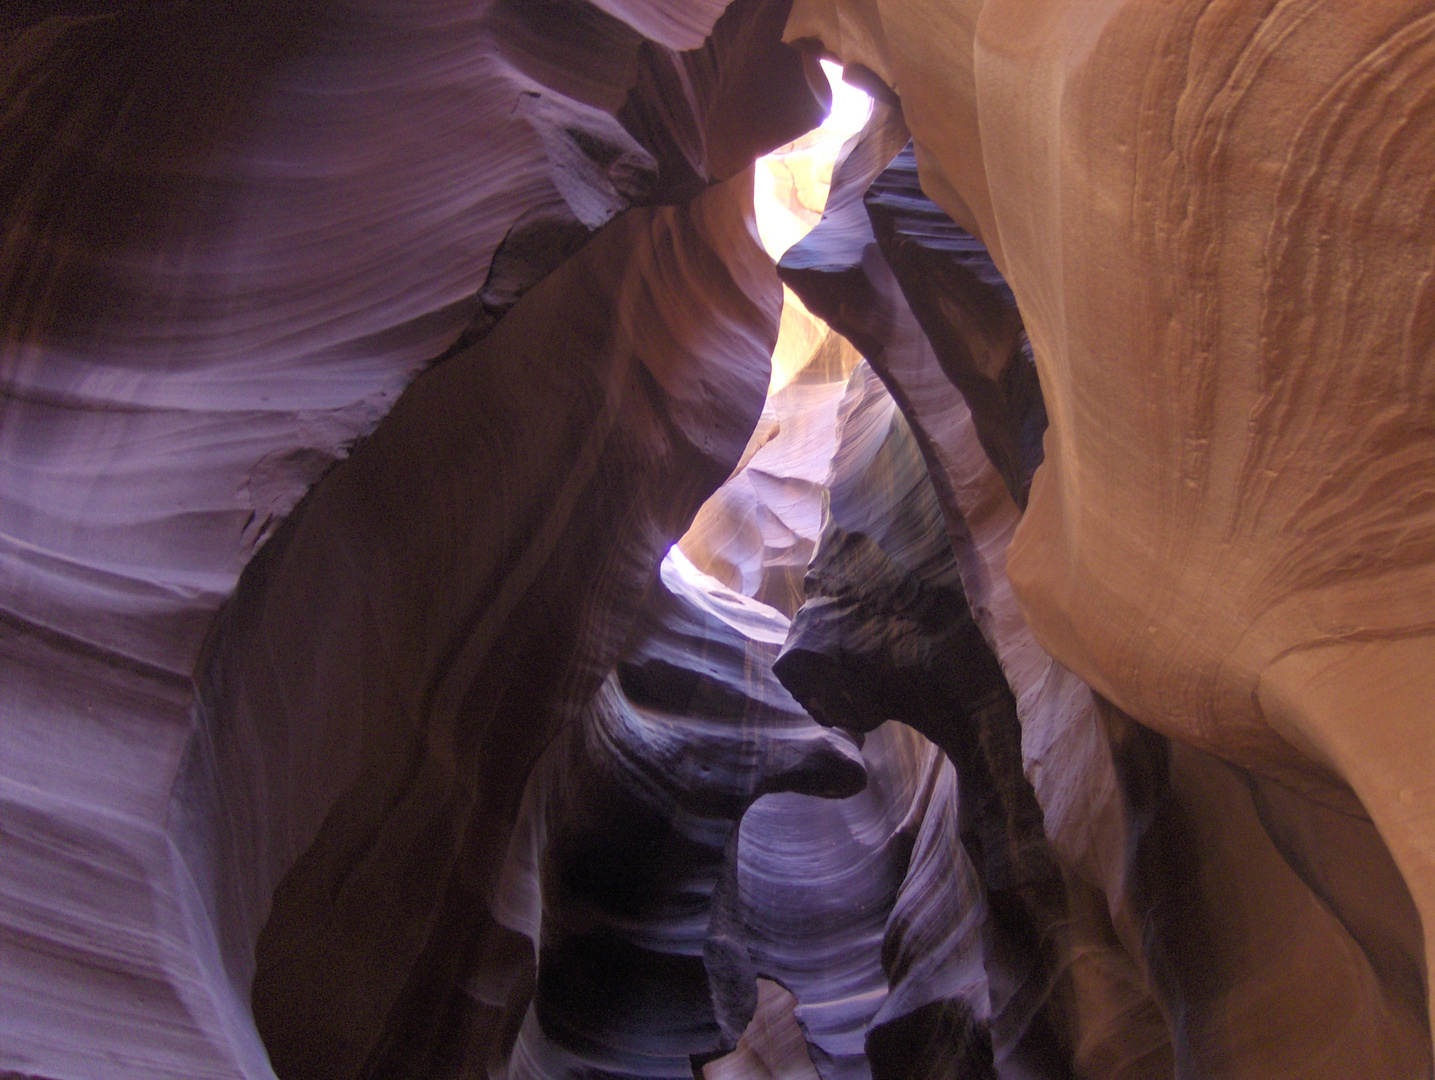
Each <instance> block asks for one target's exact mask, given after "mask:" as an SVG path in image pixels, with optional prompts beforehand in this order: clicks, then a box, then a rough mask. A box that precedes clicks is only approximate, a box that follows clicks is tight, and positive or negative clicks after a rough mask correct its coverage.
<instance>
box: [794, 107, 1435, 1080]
mask: <svg viewBox="0 0 1435 1080" xmlns="http://www.w3.org/2000/svg"><path fill="white" fill-rule="evenodd" d="M894 125H896V126H894ZM904 137H905V132H904V131H902V130H901V129H900V125H897V124H896V121H895V120H894V119H891V118H887V117H884V116H882V115H880V114H879V115H878V116H876V117H874V121H873V123H872V125H871V126H870V127H869V129H868V131H867V132H866V133H865V134H864V137H863V138H862V139H861V140H859V141H858V142H857V143H856V144H855V145H854V146H853V147H852V149H851V151H850V153H849V154H848V156H847V160H846V161H845V162H844V163H843V165H842V166H840V167H839V169H838V174H837V179H836V181H835V183H834V187H833V202H832V205H831V206H830V208H829V218H828V219H827V220H824V222H823V223H822V224H820V225H819V226H818V227H817V228H816V229H815V230H814V231H813V232H812V233H811V234H810V235H809V237H808V238H807V240H806V241H804V242H803V243H802V244H801V245H799V246H798V247H797V248H795V249H793V250H792V251H790V252H789V253H788V255H787V256H786V257H785V258H784V260H783V264H782V267H781V268H780V269H781V271H782V273H783V274H784V276H785V277H787V279H788V280H789V281H790V282H792V283H793V284H794V285H795V286H796V287H797V288H798V290H799V291H800V292H801V293H802V294H803V296H804V299H805V301H806V302H807V303H808V304H809V306H811V307H812V309H813V310H814V311H817V312H818V313H820V314H824V315H827V316H829V317H831V318H833V319H834V322H835V325H837V326H838V327H839V328H841V329H843V330H844V332H847V333H849V334H850V335H851V336H852V338H853V340H854V341H856V342H859V343H861V344H862V347H863V349H864V351H865V352H866V353H867V355H868V356H869V357H870V358H871V360H872V362H873V364H874V366H875V367H876V369H877V370H880V371H881V372H882V373H883V375H884V378H885V379H886V380H887V381H888V384H889V385H890V386H891V387H892V389H893V391H894V394H895V396H896V398H897V400H898V401H899V402H900V403H901V404H902V407H903V410H904V413H905V414H906V415H907V416H908V417H909V418H910V419H911V420H912V423H913V425H914V430H915V432H916V433H917V434H918V437H919V444H920V445H921V447H922V449H923V453H924V455H925V456H926V458H927V461H928V463H929V466H930V468H931V472H932V477H933V480H934V482H935V485H936V490H937V492H938V493H939V496H940V498H941V499H942V501H943V504H944V509H945V510H946V513H947V520H948V524H949V529H950V531H951V534H952V539H953V543H954V547H955V551H956V556H957V561H958V564H959V566H960V568H961V577H962V584H963V586H964V587H965V590H966V592H967V595H968V596H969V597H970V599H971V604H972V609H973V612H974V614H975V616H976V619H977V623H978V625H979V626H980V627H981V630H982V632H983V634H984V636H985V637H986V639H987V640H988V641H989V642H990V643H991V645H992V648H993V650H994V652H995V654H996V655H997V657H998V658H999V659H1000V661H1001V663H1002V667H1003V669H1004V671H1005V674H1006V677H1007V680H1008V681H1009V683H1010V685H1011V687H1012V690H1013V692H1014V694H1015V695H1016V700H1017V714H1018V716H1019V717H1020V720H1021V724H1022V737H1021V740H1022V756H1023V758H1024V765H1025V771H1026V773H1027V775H1028V776H1029V777H1030V778H1031V780H1032V783H1033V785H1034V789H1035V794H1036V798H1037V800H1038V802H1039V803H1040V806H1041V810H1042V816H1043V819H1044V822H1045V826H1046V832H1047V835H1048V836H1049V837H1050V838H1051V841H1052V845H1053V848H1054V850H1055V851H1056V852H1057V854H1058V855H1059V857H1060V860H1061V862H1062V864H1063V867H1064V870H1065V872H1066V884H1067V906H1068V911H1069V914H1070V926H1069V928H1068V932H1069V933H1070V934H1071V940H1072V943H1073V945H1072V950H1073V955H1072V959H1073V963H1072V967H1071V969H1070V977H1071V979H1072V981H1073V983H1074V984H1075V986H1076V992H1075V1001H1076V1003H1077V1017H1078V1023H1079V1027H1080V1031H1081V1034H1080V1036H1079V1038H1078V1040H1077V1045H1078V1048H1079V1049H1078V1061H1079V1062H1080V1071H1082V1072H1085V1073H1093V1074H1098V1075H1132V1076H1145V1075H1162V1074H1163V1073H1169V1070H1170V1069H1171V1067H1172V1066H1171V1065H1170V1064H1169V1062H1170V1061H1171V1057H1172V1055H1173V1052H1174V1056H1175V1063H1176V1068H1177V1069H1178V1070H1179V1072H1178V1075H1193V1076H1206V1075H1231V1076H1237V1075H1250V1076H1260V1075H1267V1074H1269V1072H1271V1071H1272V1070H1274V1071H1283V1072H1289V1073H1291V1074H1300V1075H1317V1074H1324V1075H1330V1076H1332V1077H1335V1076H1342V1075H1345V1074H1346V1073H1349V1072H1351V1071H1353V1070H1360V1069H1367V1070H1376V1071H1377V1072H1378V1074H1379V1075H1383V1076H1392V1077H1394V1076H1403V1075H1407V1074H1413V1075H1421V1074H1422V1073H1424V1072H1428V1069H1429V1049H1428V1032H1427V1031H1426V1029H1425V1027H1424V1024H1423V1022H1422V1016H1421V1014H1422V1013H1423V1012H1424V1009H1425V1004H1424V997H1423V992H1422V991H1421V990H1420V989H1419V987H1418V978H1417V979H1416V980H1414V981H1413V982H1412V980H1411V977H1410V976H1411V973H1412V972H1413V971H1414V970H1416V969H1418V968H1419V967H1420V956H1419V951H1420V950H1419V920H1418V916H1417V915H1416V913H1415V911H1414V909H1413V908H1412V907H1411V905H1410V900H1409V896H1408V893H1406V891H1405V890H1404V888H1403V886H1402V885H1400V884H1399V882H1398V881H1396V880H1395V878H1396V877H1397V876H1398V875H1397V872H1396V871H1395V868H1394V866H1393V864H1392V863H1391V862H1390V857H1389V854H1388V853H1387V852H1386V850H1385V848H1384V845H1383V844H1381V843H1380V840H1379V837H1378V836H1377V835H1376V833H1375V831H1374V829H1373V828H1372V827H1371V826H1370V824H1369V822H1368V820H1362V819H1360V818H1352V817H1349V816H1347V815H1344V814H1341V813H1339V812H1337V811H1333V810H1328V809H1325V808H1323V807H1322V806H1321V805H1320V804H1318V803H1315V802H1312V801H1311V800H1309V799H1306V798H1304V797H1302V796H1300V795H1298V794H1296V793H1294V792H1291V791H1289V790H1287V789H1284V788H1281V787H1279V786H1278V785H1271V784H1270V783H1269V782H1265V781H1252V783H1254V784H1255V791H1256V794H1257V796H1258V797H1257V799H1256V801H1255V804H1254V805H1253V804H1252V802H1251V801H1250V797H1249V796H1248V795H1247V794H1245V793H1244V792H1242V791H1241V790H1240V789H1239V784H1240V783H1241V782H1242V781H1241V780H1240V779H1239V778H1237V780H1236V785H1237V786H1236V787H1235V788H1234V789H1233V788H1232V779H1231V775H1230V773H1229V772H1228V771H1227V770H1226V769H1225V767H1223V766H1219V765H1217V763H1216V762H1215V761H1214V760H1213V759H1211V758H1209V757H1208V756H1206V755H1204V754H1202V753H1200V752H1197V751H1195V750H1191V749H1187V748H1179V749H1174V750H1168V749H1167V748H1166V745H1165V742H1164V740H1162V739H1161V738H1160V737H1159V736H1156V735H1154V733H1151V732H1149V731H1145V730H1144V729H1141V728H1139V727H1138V726H1137V725H1134V724H1132V723H1131V722H1130V721H1129V720H1127V719H1125V718H1123V717H1121V716H1120V714H1119V713H1117V712H1116V711H1115V710H1114V709H1112V708H1111V707H1110V706H1109V705H1106V704H1104V703H1101V702H1099V701H1098V700H1094V699H1093V697H1092V695H1091V693H1090V691H1089V689H1088V688H1087V687H1086V686H1085V685H1084V684H1082V683H1081V682H1080V681H1079V680H1077V679H1075V678H1074V677H1073V676H1072V675H1071V674H1070V673H1069V672H1067V671H1065V670H1064V669H1062V668H1061V667H1060V666H1059V665H1056V664H1054V663H1053V662H1052V661H1051V659H1050V658H1049V657H1048V656H1047V655H1046V654H1045V653H1044V652H1043V651H1042V650H1041V649H1040V648H1039V647H1038V646H1037V645H1036V644H1035V642H1034V640H1033V639H1032V637H1031V632H1030V630H1029V629H1028V628H1027V626H1026V623H1025V621H1024V620H1023V618H1022V616H1021V613H1020V612H1019V610H1018V609H1017V607H1016V605H1015V602H1014V599H1013V597H1012V594H1011V590H1010V585H1009V583H1008V582H1007V580H1006V576H1005V573H1004V566H1003V558H1002V557H1003V555H1004V553H1005V549H1006V546H1007V544H1008V542H1009V540H1010V537H1011V535H1012V531H1013V529H1014V527H1015V525H1016V523H1017V520H1018V512H1017V509H1016V506H1015V504H1014V503H1013V501H1012V499H1011V497H1010V495H1009V494H1008V492H1007V491H1006V490H1005V485H1004V484H1003V483H1002V480H1001V478H1000V477H999V476H998V474H997V473H996V471H995V469H994V468H993V467H992V464H991V462H990V461H989V459H988V456H987V454H986V453H984V452H983V448H982V445H981V443H980V440H979V439H978V438H977V434H976V431H975V425H974V424H973V422H972V418H971V416H970V410H968V409H967V408H966V404H965V402H964V401H963V399H962V395H961V394H960V392H959V391H958V390H957V388H956V386H954V385H953V384H952V383H950V382H948V381H947V380H946V379H945V378H943V377H942V375H941V369H940V366H939V365H938V364H937V362H936V360H935V357H934V356H933V355H932V349H931V346H930V343H929V342H927V340H926V339H925V336H924V335H923V334H922V333H921V332H920V330H919V329H918V328H917V325H916V321H915V318H914V317H913V316H912V314H911V312H910V310H909V309H908V308H907V306H906V304H905V298H904V297H903V295H902V292H901V290H900V289H899V287H898V284H897V282H896V280H895V278H894V277H893V276H892V275H891V273H890V272H889V271H888V270H887V268H886V264H885V261H884V260H883V259H882V258H881V257H880V254H878V253H877V250H876V244H875V238H874V237H873V236H872V234H871V232H870V229H869V230H868V231H866V232H865V234H864V229H863V222H862V218H861V217H860V216H858V214H857V207H858V204H857V202H856V200H855V199H854V198H853V197H852V194H851V193H852V191H854V190H856V191H864V190H866V188H867V186H868V184H869V182H870V178H871V177H873V176H876V175H878V174H879V173H880V172H881V170H882V169H883V167H884V165H883V159H884V157H885V155H887V154H890V153H895V148H896V146H898V145H900V141H899V140H900V139H901V138H904ZM864 235H865V237H866V239H865V240H864ZM814 569H816V565H814ZM876 577H877V575H874V574H872V573H870V572H866V573H856V574H853V575H851V580H852V581H853V582H854V584H855V585H857V586H859V587H860V586H862V585H865V584H866V583H867V582H868V581H869V580H875V579H876ZM830 603H831V601H830V600H821V601H819V604H830ZM814 614H815V613H814ZM810 618H811V616H809V617H808V618H805V617H804V615H803V613H801V612H800V613H799V616H798V618H797V620H796V621H795V623H794V634H795V636H796V634H797V633H798V632H799V631H800V629H801V627H802V625H803V623H804V622H805V621H808V620H809V619H810ZM823 621H824V620H821V619H820V618H819V619H818V623H819V624H821V623H822V622H823ZM828 625H830V626H831V627H832V628H833V630H834V631H835V634H834V635H833V637H832V642H833V643H834V644H839V645H840V643H841V642H842V640H843V637H844V635H847V634H849V633H850V627H851V624H850V623H849V624H848V625H847V626H844V625H843V622H842V621H841V620H836V621H832V622H829V623H828ZM909 625H910V624H909ZM870 640H880V638H875V639H874V638H870V637H869V641H870ZM780 667H781V664H780V665H779V668H780ZM880 674H881V672H880V669H878V670H876V671H872V672H870V673H869V676H868V678H867V679H866V680H864V682H865V683H866V684H867V685H876V686H881V685H883V683H882V680H881V678H880V677H879V676H880ZM833 682H836V684H837V685H841V683H840V681H837V680H835V679H829V681H828V685H831V684H832V683H833ZM888 685H891V686H893V688H894V690H895V692H898V693H901V692H905V691H906V690H907V688H908V687H909V686H910V685H911V680H910V679H909V680H905V681H893V682H891V683H889V684H888ZM861 704H863V705H864V707H869V708H870V707H872V706H873V704H874V702H873V701H872V700H871V696H870V695H869V696H868V698H867V700H866V701H865V702H863V703H861ZM1238 777H1239V774H1238ZM1217 807H1219V809H1216V808H1217ZM1213 818H1214V819H1217V820H1219V821H1220V822H1221V824H1220V825H1217V824H1216V821H1214V820H1211V819H1213ZM1262 826H1264V829H1263V828H1262ZM1272 841H1274V845H1273V844H1272ZM1323 852H1324V853H1325V854H1322V853H1323ZM1335 852H1339V855H1338V856H1334V853H1335ZM1332 857H1334V858H1335V859H1336V861H1340V862H1345V861H1347V860H1348V861H1349V864H1350V865H1352V866H1354V865H1359V866H1361V867H1363V868H1364V869H1363V870H1362V871H1361V875H1362V877H1363V879H1364V880H1365V881H1366V887H1365V889H1364V890H1361V889H1355V888H1353V887H1352V886H1351V884H1350V883H1348V879H1346V876H1345V872H1344V871H1341V870H1337V869H1336V868H1335V867H1334V866H1333V865H1331V862H1330V859H1331V858H1332ZM1292 871H1294V875H1295V876H1298V877H1299V878H1300V880H1301V881H1303V882H1304V883H1305V885H1307V886H1309V888H1308V889H1307V888H1302V887H1299V886H1298V885H1297V884H1296V883H1295V882H1294V881H1293V873H1292ZM1343 882H1345V883H1344V884H1343ZM1098 890H1099V891H1098ZM1362 893H1363V894H1364V895H1361V894H1362ZM1103 894H1104V895H1103ZM1231 896H1241V897H1243V900H1242V903H1240V904H1238V905H1231V904H1229V903H1227V902H1226V898H1228V897H1231ZM1324 905H1328V906H1329V910H1327V909H1326V907H1325V906H1324ZM1375 909H1380V910H1382V911H1384V912H1386V913H1387V915H1386V916H1385V917H1373V916H1374V910H1375ZM1177 911H1179V913H1180V914H1179V915H1175V916H1173V915H1172V912H1177ZM1108 912H1109V915H1108ZM1331 912H1334V914H1335V916H1336V918H1337V919H1338V920H1339V922H1336V921H1335V920H1332V919H1331V918H1330V913H1331ZM1238 927H1243V928H1244V929H1236V928H1238ZM1397 941H1398V942H1399V944H1396V942H1397ZM1316 957H1319V958H1320V959H1318V960H1317V959H1316ZM1314 970H1319V971H1320V972H1321V975H1320V980H1321V983H1322V988H1323V992H1325V993H1328V994H1330V995H1332V997H1333V998H1339V999H1341V1000H1342V1002H1343V1003H1342V1004H1341V1005H1338V1006H1336V1005H1333V1004H1332V1005H1330V1006H1329V1007H1330V1008H1333V1009H1335V1010H1336V1011H1337V1012H1338V1014H1339V1015H1341V1016H1343V1017H1349V1022H1348V1023H1346V1024H1341V1025H1334V1024H1321V1025H1319V1026H1316V1027H1310V1028H1309V1029H1308V1030H1307V1033H1306V1034H1305V1035H1303V1036H1302V1038H1301V1039H1299V1040H1284V1039H1279V1038H1272V1037H1271V1034H1270V1029H1269V1025H1268V1022H1267V1015H1266V1008H1267V1006H1266V1005H1265V1004H1264V1003H1266V1002H1275V1001H1286V1002H1303V1001H1306V1000H1307V999H1309V997H1310V990H1309V988H1308V987H1307V986H1306V985H1305V984H1306V982H1307V981H1308V980H1309V979H1310V978H1311V977H1312V976H1311V975H1309V974H1308V973H1309V972H1311V971H1314ZM1303 971H1304V972H1306V973H1307V974H1302V972H1303ZM1153 993H1154V997H1155V1000H1156V1001H1159V1002H1160V1003H1161V1004H1162V1010H1161V1012H1163V1013H1164V1014H1165V1015H1166V1016H1169V1017H1180V1018H1181V1019H1180V1022H1179V1023H1175V1024H1174V1025H1173V1026H1171V1027H1170V1030H1169V1031H1168V1030H1167V1028H1168V1025H1167V1023H1166V1022H1165V1021H1163V1019H1162V1015H1161V1013H1158V1012H1157V1010H1156V1009H1155V1007H1154V1003H1153V1001H1152V997H1153ZM1315 1015H1316V1014H1315V1013H1313V1012H1309V1011H1308V1012H1307V1013H1306V1016H1307V1020H1306V1023H1307V1024H1309V1023H1310V1022H1311V1020H1312V1019H1313V1018H1314V1016H1315ZM1233 1045H1234V1046H1238V1047H1240V1049H1239V1050H1237V1049H1233ZM1163 1061H1165V1062H1167V1064H1165V1065H1163V1064H1162V1063H1163ZM1357 1063H1359V1064H1357Z"/></svg>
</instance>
